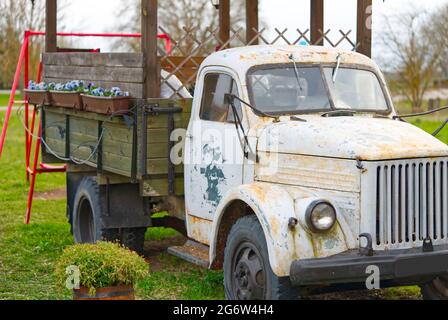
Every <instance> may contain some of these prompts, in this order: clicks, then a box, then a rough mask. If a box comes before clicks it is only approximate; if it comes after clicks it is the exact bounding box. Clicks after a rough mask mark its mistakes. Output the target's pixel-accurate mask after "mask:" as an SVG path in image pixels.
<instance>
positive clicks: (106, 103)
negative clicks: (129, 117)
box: [81, 94, 130, 115]
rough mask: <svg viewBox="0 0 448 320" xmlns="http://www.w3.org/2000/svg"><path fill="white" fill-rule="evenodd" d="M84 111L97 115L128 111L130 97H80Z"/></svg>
mask: <svg viewBox="0 0 448 320" xmlns="http://www.w3.org/2000/svg"><path fill="white" fill-rule="evenodd" d="M81 96H82V103H83V108H84V111H89V112H95V113H99V114H108V115H110V114H113V113H117V112H121V111H123V112H126V111H128V110H129V104H130V103H129V102H130V97H96V96H90V95H85V94H83V95H81Z"/></svg>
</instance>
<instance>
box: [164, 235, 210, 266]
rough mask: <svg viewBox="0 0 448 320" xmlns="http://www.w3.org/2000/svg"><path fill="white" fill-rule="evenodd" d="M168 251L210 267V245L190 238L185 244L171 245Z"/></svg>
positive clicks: (199, 264)
mask: <svg viewBox="0 0 448 320" xmlns="http://www.w3.org/2000/svg"><path fill="white" fill-rule="evenodd" d="M168 253H169V254H171V255H173V256H175V257H178V258H180V259H182V260H185V261H187V262H190V263H192V264H195V265H197V266H199V267H203V268H208V267H209V247H208V246H206V245H203V244H200V243H198V242H195V241H192V240H188V241H187V242H186V243H185V244H184V245H183V246H179V247H170V248H168Z"/></svg>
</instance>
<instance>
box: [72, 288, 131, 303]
mask: <svg viewBox="0 0 448 320" xmlns="http://www.w3.org/2000/svg"><path fill="white" fill-rule="evenodd" d="M73 300H76V301H82V300H135V295H134V287H132V286H116V287H108V288H102V289H97V290H96V295H95V296H93V297H91V296H90V295H89V289H87V288H81V289H79V290H74V292H73Z"/></svg>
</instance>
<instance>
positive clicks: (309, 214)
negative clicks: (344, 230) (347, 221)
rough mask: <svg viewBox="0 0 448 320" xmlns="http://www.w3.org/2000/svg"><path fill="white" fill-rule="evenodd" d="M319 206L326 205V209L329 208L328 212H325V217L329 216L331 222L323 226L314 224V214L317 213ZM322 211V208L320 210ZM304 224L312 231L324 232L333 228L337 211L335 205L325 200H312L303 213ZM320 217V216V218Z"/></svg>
mask: <svg viewBox="0 0 448 320" xmlns="http://www.w3.org/2000/svg"><path fill="white" fill-rule="evenodd" d="M319 206H327V209H330V211H329V214H327V216H326V217H327V218H330V221H331V223H327V224H326V225H325V226H319V225H317V224H316V222H315V220H316V217H315V215H316V214H318V212H317V211H316V210H317V209H318V208H319ZM321 211H322V210H321ZM305 219H306V224H307V226H308V228H309V229H310V230H311V231H312V232H314V233H325V232H328V231H330V230H331V229H333V227H334V226H335V224H336V222H337V213H336V209H335V207H334V206H333V205H332V204H331V203H330V202H329V201H327V200H316V201H313V202H312V203H311V204H310V205H309V206H308V209H307V211H306V214H305ZM321 219H322V218H321Z"/></svg>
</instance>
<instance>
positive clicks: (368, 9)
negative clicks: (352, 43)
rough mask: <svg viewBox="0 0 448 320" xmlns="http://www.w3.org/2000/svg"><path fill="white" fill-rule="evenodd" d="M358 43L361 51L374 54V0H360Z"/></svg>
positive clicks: (370, 54) (369, 55)
mask: <svg viewBox="0 0 448 320" xmlns="http://www.w3.org/2000/svg"><path fill="white" fill-rule="evenodd" d="M357 25H358V27H357V29H358V31H357V38H358V39H357V44H358V49H357V51H358V52H359V53H362V54H364V55H366V56H368V57H371V56H372V0H358V23H357Z"/></svg>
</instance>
